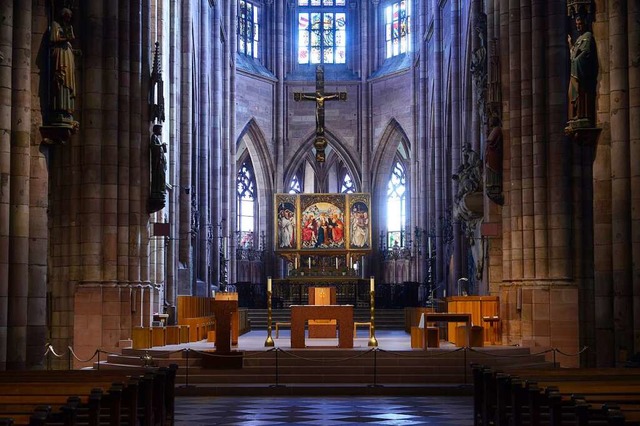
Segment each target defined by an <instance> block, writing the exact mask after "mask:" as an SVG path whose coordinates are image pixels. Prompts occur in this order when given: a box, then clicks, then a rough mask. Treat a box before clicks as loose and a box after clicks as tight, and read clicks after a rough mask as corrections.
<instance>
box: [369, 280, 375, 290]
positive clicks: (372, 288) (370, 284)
mask: <svg viewBox="0 0 640 426" xmlns="http://www.w3.org/2000/svg"><path fill="white" fill-rule="evenodd" d="M374 286H375V278H373V277H371V279H370V280H369V287H370V291H374Z"/></svg>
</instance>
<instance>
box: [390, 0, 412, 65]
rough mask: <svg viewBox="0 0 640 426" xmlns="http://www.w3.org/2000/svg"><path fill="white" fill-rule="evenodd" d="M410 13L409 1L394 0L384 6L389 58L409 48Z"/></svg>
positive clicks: (405, 51)
mask: <svg viewBox="0 0 640 426" xmlns="http://www.w3.org/2000/svg"><path fill="white" fill-rule="evenodd" d="M409 15H410V2H409V1H398V2H393V3H390V4H389V5H388V6H386V7H385V8H384V21H385V42H386V52H387V53H386V57H387V58H391V57H393V56H398V55H401V54H403V53H407V51H408V50H409Z"/></svg>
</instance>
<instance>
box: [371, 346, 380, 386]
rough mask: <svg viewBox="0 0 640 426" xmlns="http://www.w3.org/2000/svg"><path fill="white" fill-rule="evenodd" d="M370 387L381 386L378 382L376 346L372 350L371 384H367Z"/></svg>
mask: <svg viewBox="0 0 640 426" xmlns="http://www.w3.org/2000/svg"><path fill="white" fill-rule="evenodd" d="M368 387H370V388H381V387H382V385H379V384H378V348H375V349H374V350H373V384H372V385H369V386H368Z"/></svg>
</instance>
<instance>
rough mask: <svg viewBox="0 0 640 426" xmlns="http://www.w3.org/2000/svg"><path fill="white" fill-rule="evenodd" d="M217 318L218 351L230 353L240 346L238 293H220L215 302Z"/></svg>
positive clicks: (214, 309) (214, 308)
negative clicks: (235, 346)
mask: <svg viewBox="0 0 640 426" xmlns="http://www.w3.org/2000/svg"><path fill="white" fill-rule="evenodd" d="M213 312H214V315H215V317H216V351H217V352H220V353H230V352H231V345H232V344H233V345H237V344H238V334H239V330H238V293H218V294H216V298H215V300H214V301H213Z"/></svg>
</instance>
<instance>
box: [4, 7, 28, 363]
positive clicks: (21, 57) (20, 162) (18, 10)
mask: <svg viewBox="0 0 640 426" xmlns="http://www.w3.org/2000/svg"><path fill="white" fill-rule="evenodd" d="M12 58H13V64H12V65H13V70H12V91H11V107H12V108H11V178H10V180H11V181H10V187H9V190H10V209H9V218H7V219H8V220H9V246H10V250H9V281H8V282H9V300H8V302H9V306H8V308H9V309H8V312H9V317H8V330H7V369H13V370H20V369H23V368H25V367H26V366H27V365H26V346H27V326H28V317H27V314H28V297H29V195H30V194H29V189H30V185H29V177H30V173H31V170H30V169H31V167H30V163H31V153H30V144H31V139H30V132H31V3H30V2H20V3H19V4H15V7H14V9H13V52H12Z"/></svg>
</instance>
